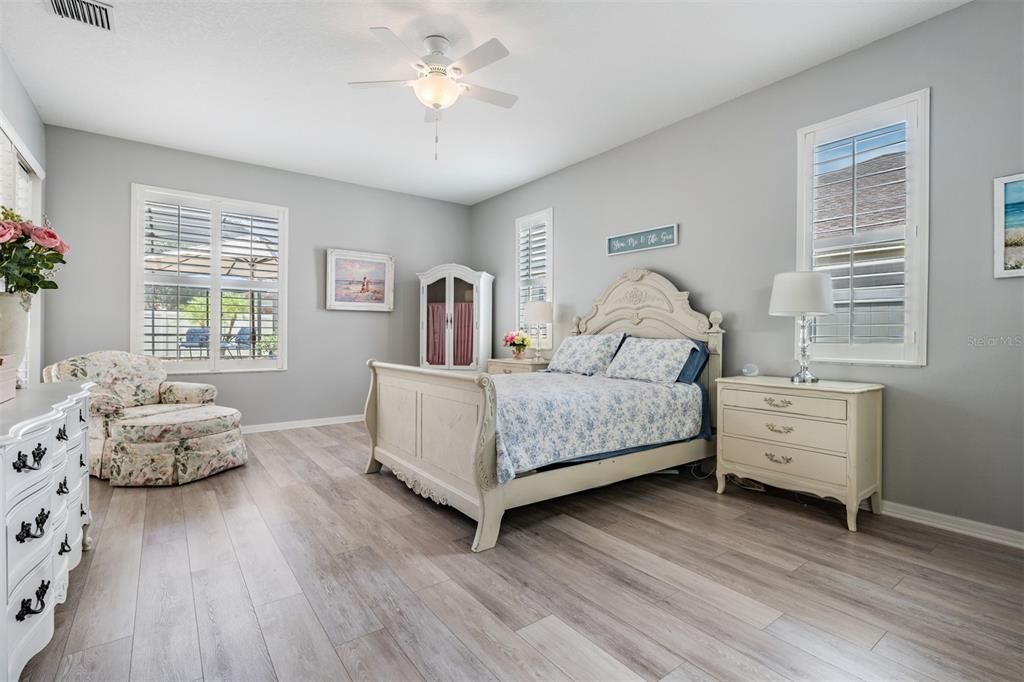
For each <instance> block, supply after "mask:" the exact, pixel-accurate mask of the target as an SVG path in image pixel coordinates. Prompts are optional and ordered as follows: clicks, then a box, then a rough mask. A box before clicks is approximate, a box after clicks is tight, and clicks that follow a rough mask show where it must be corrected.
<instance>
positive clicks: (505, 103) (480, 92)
mask: <svg viewBox="0 0 1024 682" xmlns="http://www.w3.org/2000/svg"><path fill="white" fill-rule="evenodd" d="M460 85H464V86H468V89H467V90H465V91H464V92H463V93H462V95H463V96H464V97H472V98H473V99H478V100H480V101H481V102H487V103H488V104H495V105H497V106H499V107H505V108H506V109H511V108H512V106H513V105H514V104H515V103H516V102H517V101H518V100H519V96H518V95H510V94H509V93H507V92H502V91H501V90H492V89H491V88H485V87H483V86H482V85H472V84H470V83H461V84H460Z"/></svg>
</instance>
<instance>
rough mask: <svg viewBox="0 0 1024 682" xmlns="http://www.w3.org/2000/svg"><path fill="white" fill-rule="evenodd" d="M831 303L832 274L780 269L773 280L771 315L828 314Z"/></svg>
mask: <svg viewBox="0 0 1024 682" xmlns="http://www.w3.org/2000/svg"><path fill="white" fill-rule="evenodd" d="M833 310H834V306H833V304H832V277H831V276H829V275H828V273H824V272H780V273H779V274H777V275H775V281H774V282H772V299H771V303H769V304H768V314H769V315H787V316H789V317H798V316H800V315H827V314H828V313H831V312H832V311H833Z"/></svg>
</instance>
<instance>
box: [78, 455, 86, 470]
mask: <svg viewBox="0 0 1024 682" xmlns="http://www.w3.org/2000/svg"><path fill="white" fill-rule="evenodd" d="M78 466H80V467H82V468H83V469H84V468H85V453H82V452H79V453H78Z"/></svg>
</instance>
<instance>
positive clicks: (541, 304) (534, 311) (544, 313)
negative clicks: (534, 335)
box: [523, 301, 555, 324]
mask: <svg viewBox="0 0 1024 682" xmlns="http://www.w3.org/2000/svg"><path fill="white" fill-rule="evenodd" d="M523 321H524V322H526V324H551V323H552V322H554V321H555V305H554V304H553V303H551V302H549V301H528V302H527V304H526V319H525V320H523Z"/></svg>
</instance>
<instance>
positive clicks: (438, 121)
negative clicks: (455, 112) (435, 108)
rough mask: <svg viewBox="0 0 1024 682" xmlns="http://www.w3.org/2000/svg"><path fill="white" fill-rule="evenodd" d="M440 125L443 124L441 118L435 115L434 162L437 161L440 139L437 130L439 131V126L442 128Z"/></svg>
mask: <svg viewBox="0 0 1024 682" xmlns="http://www.w3.org/2000/svg"><path fill="white" fill-rule="evenodd" d="M440 124H441V117H440V116H438V115H437V114H436V113H435V114H434V161H437V142H438V139H439V138H438V134H437V129H438V126H440Z"/></svg>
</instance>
